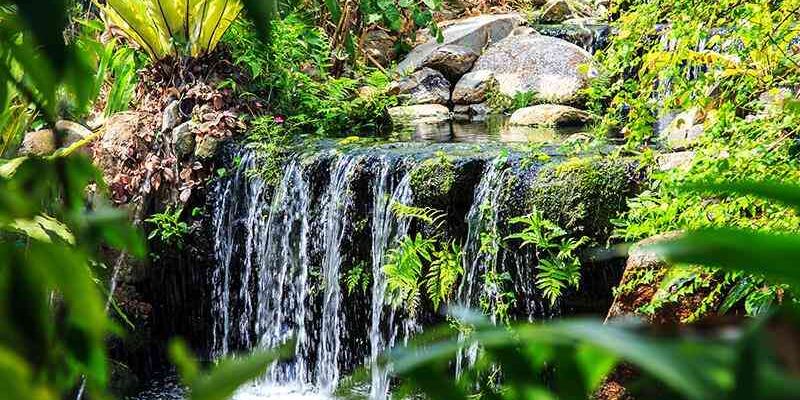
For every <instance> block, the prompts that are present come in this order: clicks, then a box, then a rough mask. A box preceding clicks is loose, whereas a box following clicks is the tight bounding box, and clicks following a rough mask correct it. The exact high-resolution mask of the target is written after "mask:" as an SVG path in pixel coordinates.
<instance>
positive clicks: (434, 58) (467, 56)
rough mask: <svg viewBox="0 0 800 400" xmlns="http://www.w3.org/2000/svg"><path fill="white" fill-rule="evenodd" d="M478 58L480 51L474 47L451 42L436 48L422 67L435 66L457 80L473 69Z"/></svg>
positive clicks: (434, 67)
mask: <svg viewBox="0 0 800 400" xmlns="http://www.w3.org/2000/svg"><path fill="white" fill-rule="evenodd" d="M477 59H478V53H476V52H475V51H473V50H472V49H469V48H467V47H464V46H459V45H455V44H451V45H446V46H442V47H439V48H438V49H436V50H434V51H433V52H432V53H431V54H430V55H428V57H426V58H425V60H424V61H423V62H422V67H428V68H433V69H435V70H437V71H439V72H441V73H443V74H444V75H445V76H446V77H447V78H448V79H452V80H453V81H456V80H458V79H459V78H460V77H461V76H462V75H464V74H466V73H467V72H468V71H469V70H470V69H472V64H474V63H475V60H477Z"/></svg>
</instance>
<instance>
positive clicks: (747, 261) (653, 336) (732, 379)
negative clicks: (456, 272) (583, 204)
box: [388, 182, 800, 399]
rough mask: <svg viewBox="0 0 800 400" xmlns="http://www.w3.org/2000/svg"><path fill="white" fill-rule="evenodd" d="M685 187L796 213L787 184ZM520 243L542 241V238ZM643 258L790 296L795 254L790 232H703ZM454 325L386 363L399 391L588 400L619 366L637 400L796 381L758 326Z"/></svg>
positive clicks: (785, 318)
mask: <svg viewBox="0 0 800 400" xmlns="http://www.w3.org/2000/svg"><path fill="white" fill-rule="evenodd" d="M694 188H695V190H698V189H699V190H710V191H712V192H715V193H738V194H740V195H753V196H759V197H768V198H769V199H772V200H774V201H778V202H783V203H788V205H789V206H791V207H794V208H797V207H800V200H798V199H800V188H798V187H797V186H792V185H779V184H774V183H772V184H754V183H752V182H738V183H732V184H725V185H703V186H695V187H694ZM530 236H531V237H532V238H534V239H533V240H545V241H547V240H548V239H547V235H546V234H535V233H532V234H531V235H530ZM652 249H653V250H655V251H657V252H658V253H660V254H661V255H662V256H663V257H665V258H666V259H667V260H669V261H670V262H671V263H678V264H684V263H685V264H692V265H698V264H699V265H705V266H713V267H718V268H722V269H724V270H726V271H728V272H730V273H734V274H741V273H748V274H750V275H756V276H758V275H763V276H765V277H768V278H769V279H771V280H773V281H774V282H779V283H784V284H787V285H788V288H790V289H793V290H796V289H798V288H800V273H798V270H797V268H796V266H795V261H794V260H795V257H793V254H795V253H797V252H798V249H800V236H798V234H797V233H792V234H788V233H783V234H775V233H770V232H764V231H759V230H755V229H734V228H729V227H728V228H705V229H699V230H695V231H690V232H688V233H685V234H683V235H681V236H679V237H677V238H674V239H669V240H666V241H662V242H661V243H658V244H656V245H653V246H652ZM767 307H769V306H767ZM798 315H799V314H798V310H797V309H796V307H795V306H794V305H793V304H788V305H786V306H784V307H783V310H782V312H781V313H779V314H777V318H775V317H773V318H772V319H773V321H771V322H770V324H777V325H782V326H783V327H782V328H780V329H789V330H795V329H796V328H797V326H798V325H797V321H798V319H797V317H798ZM458 317H460V321H461V322H460V324H470V325H472V328H471V329H467V330H464V329H461V330H459V332H457V333H453V334H452V335H451V336H450V337H446V336H445V337H444V338H443V335H441V334H437V335H436V336H434V337H433V339H426V338H420V339H417V343H416V344H412V345H410V346H408V347H406V348H402V349H399V350H395V351H394V352H393V353H392V354H391V355H390V357H389V359H388V361H389V362H391V363H392V364H393V366H394V368H395V371H396V372H397V373H398V374H399V375H400V376H401V377H403V378H405V379H404V382H405V384H406V386H407V390H408V391H411V390H421V391H422V392H424V393H425V394H426V395H428V396H429V397H430V398H436V399H438V398H442V399H444V398H447V399H468V398H471V396H480V397H485V396H486V397H491V398H498V399H523V398H531V397H535V398H574V399H580V398H587V397H591V396H593V394H594V393H595V392H596V390H597V389H598V387H599V386H600V384H601V383H602V382H603V381H604V379H605V378H606V377H607V376H609V374H610V373H611V372H612V371H613V370H614V367H615V366H616V365H618V364H619V363H620V362H625V363H626V365H629V366H633V367H634V368H635V369H636V370H637V371H639V372H641V373H642V374H643V377H642V378H639V380H638V381H636V382H629V384H628V385H626V387H627V388H628V389H629V390H630V391H632V392H633V394H634V395H638V396H642V397H643V398H679V399H745V398H752V397H754V396H755V397H758V398H769V399H790V398H794V397H796V396H797V393H800V381H798V380H797V378H796V376H794V375H793V373H791V372H790V371H789V370H788V369H786V367H785V365H781V361H779V360H780V359H781V357H780V356H779V352H780V351H783V350H784V349H783V348H781V347H779V346H781V345H782V343H783V342H781V341H777V342H770V341H769V340H768V339H767V337H770V336H772V333H769V332H770V331H768V330H767V329H766V326H767V324H766V323H765V322H766V320H765V319H764V318H758V319H753V320H750V321H748V323H747V325H746V326H744V327H742V328H739V329H737V331H736V332H735V334H730V332H728V333H727V334H723V335H719V336H712V337H710V338H709V337H705V338H702V339H699V338H698V337H697V335H688V336H679V337H665V336H664V334H663V332H661V333H657V332H648V331H646V330H642V329H641V328H640V327H639V326H628V325H619V324H616V325H615V324H611V325H606V324H602V323H600V322H594V321H588V320H571V321H570V320H564V321H558V322H550V323H543V324H520V325H517V326H514V327H512V328H500V327H497V326H496V325H494V324H490V323H488V322H487V321H483V320H481V318H480V317H478V316H475V315H472V314H468V313H461V314H460V315H458ZM728 329H730V328H728ZM465 332H466V333H467V334H468V335H467V336H466V338H465V336H464V335H465ZM788 340H791V339H788ZM476 345H479V346H481V350H480V353H479V359H478V361H477V362H476V363H475V364H474V366H473V367H472V368H471V369H470V370H469V371H467V372H466V373H463V374H461V375H460V376H459V377H456V378H453V376H452V373H451V372H450V370H449V363H450V360H452V358H453V357H455V356H456V354H457V352H458V351H459V349H462V348H465V347H469V346H476ZM422 346H424V349H423V347H422ZM497 371H500V372H501V373H502V375H503V379H502V381H501V382H497V381H494V380H487V379H485V377H486V376H487V375H494V374H496V372H497ZM476 391H477V392H476ZM638 396H637V397H638Z"/></svg>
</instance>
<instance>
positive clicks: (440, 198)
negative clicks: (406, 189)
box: [411, 152, 456, 206]
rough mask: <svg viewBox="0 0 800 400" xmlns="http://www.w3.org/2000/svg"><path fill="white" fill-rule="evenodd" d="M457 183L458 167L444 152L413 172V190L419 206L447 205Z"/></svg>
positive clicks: (420, 165) (426, 161) (423, 163)
mask: <svg viewBox="0 0 800 400" xmlns="http://www.w3.org/2000/svg"><path fill="white" fill-rule="evenodd" d="M455 181H456V167H455V164H453V161H452V160H451V159H450V158H449V157H448V156H447V155H446V154H444V153H443V152H439V153H437V155H436V157H434V158H430V159H427V160H425V161H423V162H422V163H421V164H419V165H418V166H416V167H415V168H414V169H413V170H412V171H411V188H412V189H413V191H414V200H415V203H416V204H419V205H426V206H429V205H442V204H446V203H447V200H448V198H449V197H450V193H451V191H452V189H453V186H454V183H455Z"/></svg>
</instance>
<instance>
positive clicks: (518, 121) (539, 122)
mask: <svg viewBox="0 0 800 400" xmlns="http://www.w3.org/2000/svg"><path fill="white" fill-rule="evenodd" d="M591 120H592V115H591V114H589V113H588V112H586V111H583V110H579V109H577V108H574V107H570V106H562V105H558V104H539V105H535V106H531V107H525V108H520V109H519V110H517V111H515V112H514V114H512V115H511V118H510V119H509V121H508V122H509V123H510V124H511V125H522V126H547V127H554V128H556V127H557V128H562V127H577V126H583V125H586V123H588V122H590V121H591Z"/></svg>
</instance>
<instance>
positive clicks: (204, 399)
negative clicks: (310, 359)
mask: <svg viewBox="0 0 800 400" xmlns="http://www.w3.org/2000/svg"><path fill="white" fill-rule="evenodd" d="M294 348H295V346H294V342H293V341H292V342H289V343H287V344H285V345H283V346H281V348H279V349H277V350H270V351H260V352H255V353H253V354H250V355H247V356H243V357H241V358H229V359H226V360H223V361H222V362H220V363H219V364H218V365H217V366H216V367H214V368H213V369H212V370H211V371H210V372H209V373H208V374H206V375H200V376H197V377H196V378H195V379H194V380H193V381H192V383H191V385H190V392H191V399H192V400H227V399H230V397H231V396H232V395H233V394H234V393H235V392H236V390H237V389H238V388H239V387H240V386H242V385H243V384H245V383H247V382H250V381H252V380H254V379H256V378H258V377H260V376H262V375H263V374H264V373H265V372H266V371H267V369H268V368H269V367H270V366H271V365H272V364H273V363H274V362H275V361H279V360H283V359H286V358H287V357H291V356H292V355H293V353H294Z"/></svg>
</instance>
